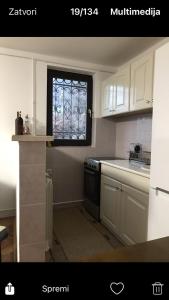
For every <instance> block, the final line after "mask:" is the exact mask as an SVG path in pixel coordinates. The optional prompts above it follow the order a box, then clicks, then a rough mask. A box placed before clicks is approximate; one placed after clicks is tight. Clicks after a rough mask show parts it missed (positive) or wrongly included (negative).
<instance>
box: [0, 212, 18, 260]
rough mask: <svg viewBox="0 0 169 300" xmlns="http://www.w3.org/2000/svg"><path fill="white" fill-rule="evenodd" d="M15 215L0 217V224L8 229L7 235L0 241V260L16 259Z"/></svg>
mask: <svg viewBox="0 0 169 300" xmlns="http://www.w3.org/2000/svg"><path fill="white" fill-rule="evenodd" d="M15 223H16V222H15V217H10V218H3V219H0V225H2V226H6V227H7V229H8V234H9V235H8V237H7V238H6V239H5V240H4V241H3V242H2V246H1V247H2V253H1V255H2V262H14V261H16V232H15V228H16V226H15Z"/></svg>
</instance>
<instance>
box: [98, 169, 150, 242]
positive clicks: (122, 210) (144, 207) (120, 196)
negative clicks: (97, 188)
mask: <svg viewBox="0 0 169 300" xmlns="http://www.w3.org/2000/svg"><path fill="white" fill-rule="evenodd" d="M148 198H149V197H148V194H147V193H144V192H141V191H139V190H137V189H135V188H133V187H130V186H127V185H125V184H122V183H120V182H118V181H116V180H114V179H113V178H111V177H108V176H104V175H102V178H101V208H100V211H101V212H100V218H101V222H102V223H103V224H104V225H105V226H106V227H107V228H109V229H110V231H112V232H113V233H115V234H116V235H117V236H118V237H119V238H120V239H121V240H122V241H123V242H124V243H125V244H127V245H132V244H135V243H140V242H145V241H146V240H147V221H148Z"/></svg>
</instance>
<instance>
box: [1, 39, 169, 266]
mask: <svg viewBox="0 0 169 300" xmlns="http://www.w3.org/2000/svg"><path fill="white" fill-rule="evenodd" d="M22 39H25V43H23V42H22V41H21V39H19V38H1V40H2V41H0V42H1V43H0V46H1V47H4V48H2V49H1V53H2V56H4V57H2V61H1V64H2V67H4V69H6V70H7V71H6V77H5V79H4V78H3V75H4V74H3V73H2V76H1V77H2V80H4V81H3V83H4V86H7V78H8V75H7V74H9V72H11V74H13V75H14V74H15V68H16V66H17V65H18V75H17V76H18V78H19V79H20V80H22V84H23V90H22V91H21V92H20V94H19V97H20V100H16V101H15V103H13V107H12V113H11V114H10V116H9V117H8V119H9V118H10V126H11V127H10V130H8V129H7V124H6V123H5V122H6V120H2V128H4V132H6V131H8V137H9V136H10V138H11V136H12V134H14V128H13V126H14V119H15V113H16V111H17V110H18V109H21V111H23V113H24V114H26V113H28V114H29V115H30V116H31V117H33V120H34V123H33V128H34V131H32V133H33V134H34V135H35V136H43V135H46V134H47V136H51V135H54V136H55V139H54V142H52V141H51V142H50V141H48V147H47V151H46V161H47V167H46V169H47V170H48V171H49V173H51V176H52V180H53V195H54V198H53V206H54V213H53V224H54V243H53V249H51V250H50V251H49V253H48V256H49V260H50V261H81V260H85V261H87V260H88V259H90V257H92V256H97V255H101V253H110V252H111V251H112V250H113V249H115V248H117V250H116V251H118V249H124V248H127V247H128V246H129V247H130V245H131V247H134V246H132V245H135V244H136V245H137V244H139V243H144V242H146V241H149V240H154V239H158V238H162V237H166V236H168V235H169V224H168V217H167V211H168V199H167V193H166V192H165V191H168V183H167V173H166V172H167V170H166V168H167V163H166V159H167V140H168V137H167V131H166V130H165V128H166V124H167V122H168V118H167V108H166V105H167V102H166V98H167V96H168V91H167V86H168V84H167V79H168V77H169V76H168V73H167V71H168V66H167V62H168V55H169V46H168V39H164V38H53V40H52V39H51V40H50V38H48V39H49V40H48V49H47V48H45V42H44V41H45V38H44V40H43V38H38V42H39V45H37V43H36V42H35V40H33V38H32V40H31V38H22ZM46 39H47V38H46ZM54 39H55V40H56V42H57V41H59V42H60V45H61V46H62V47H61V46H60V49H59V48H57V50H58V54H57V56H58V57H56V54H55V56H54V50H53V52H52V49H54V45H55V47H56V43H55V42H54ZM74 39H76V47H77V49H76V51H75V47H73V45H74V43H75V40H74ZM78 39H79V41H78ZM85 39H88V47H85V46H84V44H85V43H86V42H87V40H85ZM103 42H104V43H105V44H106V45H107V49H108V48H111V47H113V45H114V48H112V49H114V57H113V50H111V51H112V53H110V52H107V54H109V55H108V56H107V58H104V57H103V55H102V53H101V51H103V49H102V48H101V50H100V52H99V51H98V53H99V54H98V56H97V55H96V53H95V51H93V56H92V55H91V53H90V52H91V50H92V49H97V48H98V49H99V47H101V45H103ZM80 44H82V46H81V48H80ZM66 45H67V46H68V45H69V46H71V47H70V48H69V51H68V50H67V54H66V51H65V49H67V47H65V46H66ZM115 45H118V47H119V48H118V47H117V49H116V47H115ZM52 46H53V48H52ZM38 47H39V48H38ZM57 47H58V46H57ZM78 47H79V48H78ZM83 47H84V49H85V51H87V50H86V49H88V52H86V58H85V59H86V62H84V61H83V60H82V57H80V55H81V56H84V57H85V51H84V50H83V51H82V54H81V52H80V51H78V50H80V49H81V50H82V49H83ZM92 47H93V48H92ZM94 47H95V48H94ZM102 47H103V48H104V46H102ZM125 47H126V48H125ZM11 48H13V49H11ZM123 48H124V49H123ZM18 49H19V50H18ZM49 49H50V51H49ZM63 49H64V52H63V54H62V56H64V55H65V57H64V58H63V57H59V56H61V54H60V53H61V51H63ZM122 49H123V51H122ZM26 51H27V52H26ZM29 51H30V53H29ZM59 51H60V52H59ZM38 52H39V54H37V53H38ZM79 53H80V54H79ZM47 54H48V56H47ZM110 54H111V55H112V57H111V55H110ZM19 55H20V56H21V57H22V58H16V57H18V56H19ZM66 55H67V57H66ZM68 55H69V57H68ZM75 55H76V57H77V59H76V60H75ZM99 55H100V56H99ZM94 56H96V57H95V58H94ZM32 57H33V59H32ZM101 57H102V63H100V64H98V61H100V62H101ZM14 59H15V60H16V61H13V60H14ZM80 59H81V61H80ZM106 59H107V60H106ZM9 60H11V61H9ZM17 60H18V61H17ZM104 64H105V65H104ZM19 68H20V69H19ZM47 69H48V73H47ZM56 69H57V72H58V73H57V76H58V77H55V74H54V73H55V72H54V71H55V70H56ZM22 70H23V71H22ZM34 70H35V71H36V72H35V73H34ZM49 70H50V71H51V70H52V72H51V73H53V74H54V75H52V76H54V77H51V78H55V79H57V80H56V82H55V88H56V89H60V90H61V89H62V91H63V87H61V85H63V83H62V84H61V81H59V80H58V79H60V78H61V79H63V80H64V82H65V83H64V84H65V85H66V84H67V86H66V87H64V88H66V89H67V91H68V88H69V87H68V85H70V82H68V80H71V79H70V77H64V76H65V75H64V73H65V72H66V71H67V74H66V76H72V74H73V77H72V78H73V79H72V80H73V83H74V85H76V90H77V91H78V93H79V91H80V90H82V89H83V91H84V90H85V86H83V87H82V86H79V83H78V84H77V81H78V82H80V84H81V85H82V83H83V84H84V82H85V80H88V76H91V77H92V80H93V92H92V93H90V94H92V95H93V100H92V101H90V102H91V103H92V106H90V105H89V106H85V105H84V99H85V96H84V95H85V94H84V93H83V95H82V96H81V97H82V102H83V103H82V104H83V105H82V106H83V107H86V108H85V109H86V115H84V114H80V113H79V114H78V109H77V110H76V113H75V114H74V115H73V118H75V117H76V116H77V115H78V118H80V117H83V119H82V121H81V123H82V125H83V127H84V119H85V118H84V116H85V117H86V119H88V120H89V123H88V124H86V126H87V128H89V124H90V122H91V119H92V126H90V127H91V132H90V133H89V139H87V135H86V136H85V138H86V144H85V138H84V132H83V130H82V128H80V126H81V123H80V125H78V126H79V127H78V130H79V132H80V133H79V134H80V135H79V137H80V138H78V139H79V140H80V144H79V145H77V144H76V138H75V137H71V139H72V141H73V143H74V144H72V141H71V143H69V142H70V141H69V140H70V138H68V137H66V138H64V141H63V142H61V141H55V140H57V138H56V136H57V135H56V134H54V131H55V127H53V128H52V126H51V123H50V120H51V109H52V106H51V104H50V103H51V102H50V101H51V97H52V96H51V94H52V93H51V92H49V89H50V88H51V86H50V84H49V83H50V82H49V79H50V75H49V76H48V74H49ZM53 70H54V71H53ZM25 71H26V72H27V73H26V74H27V78H28V81H27V83H26V82H25V80H24V78H22V76H24V72H25ZM12 72H13V73H12ZM78 72H79V73H80V75H81V76H82V75H83V77H81V78H82V79H77V73H78ZM32 74H34V75H32ZM75 74H76V75H75ZM164 74H165V75H164ZM61 75H62V76H63V77H61ZM17 76H16V77H17ZM47 76H48V84H49V85H48V87H47ZM32 77H33V78H32ZM66 80H67V81H66ZM16 81H17V80H16ZM32 82H33V83H34V84H32ZM86 82H88V81H86ZM15 84H16V85H17V86H18V88H19V85H20V84H19V82H15ZM71 84H72V83H71ZM34 88H35V90H34ZM71 88H74V87H71ZM32 90H33V93H32ZM11 91H12V94H13V93H15V96H14V97H15V98H17V97H18V90H17V88H16V86H15V87H13V88H12V89H11ZM25 91H27V94H26V97H27V99H26V101H25V100H24V101H23V100H22V96H23V95H24V96H25ZM12 94H11V95H10V96H12ZM46 94H47V98H48V99H46ZM60 95H62V96H63V93H61V92H60ZM32 96H33V99H34V100H33V102H32ZM3 97H6V99H7V100H8V101H9V95H8V94H5V92H4V91H2V97H1V99H2V98H3ZM67 97H68V96H67ZM55 98H57V97H56V95H55V93H54V94H53V98H52V99H54V100H53V101H55ZM60 99H61V96H60ZM156 99H158V101H157V100H156ZM59 101H60V100H59ZM164 101H165V102H164ZM8 103H9V102H8ZM47 103H48V104H47ZM56 104H57V107H56V108H55V116H56V115H57V114H58V115H59V113H60V111H62V112H63V109H64V111H65V113H67V119H68V112H69V107H68V105H69V104H68V101H67V104H66V105H67V106H65V107H64V108H62V107H61V106H60V105H62V104H61V103H60V102H59V103H56ZM56 104H55V106H56ZM89 104H90V103H89ZM53 105H54V104H53ZM2 107H3V109H4V114H5V117H6V116H8V115H9V113H8V112H9V105H7V102H6V103H5V104H4V103H2ZM152 112H153V120H152ZM79 116H80V117H79ZM160 116H162V118H160ZM62 117H63V115H62ZM58 118H59V119H58V120H59V122H61V118H60V116H59V117H58ZM71 122H72V119H71ZM59 124H60V123H59ZM65 124H66V122H65ZM68 125H69V124H68ZM68 125H67V126H68ZM71 126H72V125H71ZM65 128H66V127H65ZM46 129H47V132H46ZM69 129H70V128H69ZM57 130H58V129H57ZM80 130H81V131H80ZM65 132H66V131H65ZM85 132H86V133H87V130H86V131H85ZM61 133H62V134H63V132H59V134H61ZM66 134H67V132H66ZM4 136H5V134H4ZM4 136H3V135H2V137H1V141H3V143H4V142H5V143H6V144H5V143H4V144H3V147H2V148H1V154H2V155H1V157H3V158H4V153H5V151H6V149H9V145H10V147H12V148H13V149H14V152H15V154H16V152H17V150H16V149H15V148H14V146H13V144H14V143H13V142H11V143H9V142H8V141H7V139H6V138H4ZM74 136H75V134H74ZM82 136H83V137H82ZM60 140H61V139H60ZM62 140H63V139H62ZM65 140H66V143H67V144H65ZM89 140H90V141H89ZM14 141H16V139H14ZM55 142H56V144H55ZM58 143H59V144H58ZM5 145H6V147H5ZM163 145H164V146H163ZM7 147H8V148H7ZM12 148H10V149H12ZM8 151H9V150H8ZM13 155H14V154H13ZM98 157H101V159H99V161H98V163H97V167H98V168H99V172H98V182H97V185H96V186H97V193H98V194H99V195H98V198H97V201H98V202H97V204H98V203H100V205H96V206H97V208H98V207H99V208H98V209H97V217H96V216H95V215H93V207H92V208H91V202H90V201H89V203H88V204H87V207H86V203H87V200H90V199H86V198H90V197H86V195H87V194H88V191H84V178H85V175H84V170H85V169H87V170H90V166H89V164H91V161H90V163H89V158H98ZM106 158H109V159H106ZM129 158H130V160H129ZM114 159H115V160H114ZM96 161H97V159H96V160H93V161H92V163H93V169H94V168H95V166H96V164H95V162H96ZM84 162H85V164H86V163H87V164H88V166H87V167H86V165H85V166H84ZM1 163H2V164H1V165H2V166H3V167H2V174H1V182H2V183H4V186H3V185H2V183H1V185H2V188H3V193H4V197H6V199H8V201H9V206H10V205H11V203H10V199H9V198H10V195H12V197H13V199H14V200H13V204H12V205H11V206H10V210H11V211H13V215H14V214H15V212H14V211H15V205H14V203H15V187H16V182H15V180H14V177H15V174H14V177H12V176H11V177H12V178H11V182H12V184H9V186H10V189H11V194H10V195H7V193H8V194H9V188H8V189H6V191H5V180H4V170H5V169H6V174H5V175H6V176H7V175H8V178H9V174H11V167H10V166H9V168H8V167H7V168H6V165H5V163H4V161H3V160H2V162H1ZM12 164H13V166H14V169H15V168H17V167H16V163H14V162H12ZM150 164H151V165H150ZM8 165H9V164H8ZM90 171H91V170H90ZM159 173H160V174H163V176H160V177H159ZM165 174H166V175H165ZM27 180H28V178H27ZM6 185H7V183H6ZM90 185H91V186H92V184H91V183H89V181H88V182H87V184H86V188H89V186H90ZM92 187H93V186H92ZM84 192H85V195H84ZM89 194H90V192H89ZM89 194H88V196H89ZM92 199H94V198H93V197H92ZM160 199H162V200H161V201H159V200H160ZM20 201H22V199H20ZM2 202H3V201H2ZM39 202H40V200H39ZM20 203H21V202H20ZM40 203H41V202H40ZM2 204H3V205H4V203H2ZM3 205H2V206H3ZM89 206H90V208H89ZM32 207H33V204H32ZM3 208H4V210H6V207H5V205H4V207H3ZM38 213H39V211H38ZM1 215H2V219H3V214H1ZM34 215H35V214H34ZM36 217H37V216H34V217H33V214H32V218H36ZM2 219H1V220H2ZM1 224H2V223H1ZM1 224H0V225H1ZM23 224H25V223H24V222H23ZM27 224H28V223H27ZM39 224H40V223H39ZM39 224H38V226H40V225H39ZM2 225H3V224H2ZM20 226H21V227H22V226H23V225H22V220H21V222H20ZM43 226H44V225H43ZM43 226H42V227H43ZM23 227H25V226H23ZM70 227H72V231H71V228H70ZM37 228H39V227H37ZM24 230H25V235H26V232H27V231H28V229H24V228H23V231H24ZM26 230H27V231H26ZM40 230H42V228H40ZM43 230H44V227H43ZM29 234H30V235H31V232H29ZM90 234H91V235H90ZM83 237H84V238H85V239H84V238H83ZM4 242H5V241H4ZM35 244H36V245H42V240H41V239H39V241H38V240H37V241H36V243H35V240H33V241H32V240H31V239H30V240H29V241H26V239H24V242H23V245H22V247H21V248H22V250H24V251H25V253H26V254H28V250H25V249H28V246H29V247H32V248H31V249H33V248H34V246H35ZM80 245H81V246H82V247H80ZM43 249H44V248H43ZM89 249H90V251H88V250H89ZM119 251H120V250H119ZM58 253H60V256H58ZM26 254H25V256H24V255H23V261H36V260H37V261H41V260H42V256H40V257H38V254H37V253H36V255H35V256H34V253H33V250H32V253H31V255H32V256H31V257H28V256H29V255H28V256H26ZM21 257H22V256H21ZM35 257H36V260H35Z"/></svg>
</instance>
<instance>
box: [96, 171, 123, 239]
mask: <svg viewBox="0 0 169 300" xmlns="http://www.w3.org/2000/svg"><path fill="white" fill-rule="evenodd" d="M120 198H121V184H120V183H119V182H118V181H116V180H113V179H112V178H110V177H106V176H104V175H102V176H101V203H100V218H101V221H102V222H103V223H104V224H105V226H107V227H108V228H109V229H110V230H111V231H113V232H115V233H117V234H119V227H120Z"/></svg>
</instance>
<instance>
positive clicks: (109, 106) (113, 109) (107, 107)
mask: <svg viewBox="0 0 169 300" xmlns="http://www.w3.org/2000/svg"><path fill="white" fill-rule="evenodd" d="M129 84H130V66H129V65H128V66H127V67H125V68H124V69H123V70H120V71H119V72H117V73H116V74H115V75H113V76H111V77H109V78H108V79H106V80H105V81H104V82H103V85H102V109H101V114H102V117H106V116H111V115H114V114H118V113H121V112H127V111H128V110H129V87H130V86H129Z"/></svg>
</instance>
